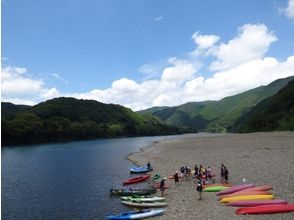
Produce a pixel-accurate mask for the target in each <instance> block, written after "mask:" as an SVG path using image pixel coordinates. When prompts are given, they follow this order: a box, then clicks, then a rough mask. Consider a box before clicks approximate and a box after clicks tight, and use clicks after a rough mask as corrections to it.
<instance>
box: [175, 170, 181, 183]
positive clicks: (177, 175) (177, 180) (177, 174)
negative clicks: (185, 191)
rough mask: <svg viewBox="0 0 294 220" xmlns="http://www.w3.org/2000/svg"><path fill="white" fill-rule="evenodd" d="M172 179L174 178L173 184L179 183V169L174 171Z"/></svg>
mask: <svg viewBox="0 0 294 220" xmlns="http://www.w3.org/2000/svg"><path fill="white" fill-rule="evenodd" d="M174 180H175V184H178V185H180V182H179V171H176V173H175V174H174Z"/></svg>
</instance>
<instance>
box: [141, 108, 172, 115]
mask: <svg viewBox="0 0 294 220" xmlns="http://www.w3.org/2000/svg"><path fill="white" fill-rule="evenodd" d="M167 108H169V107H168V106H155V107H152V108H148V109H145V110H141V111H137V113H140V114H153V113H154V112H158V111H161V110H164V109H167Z"/></svg>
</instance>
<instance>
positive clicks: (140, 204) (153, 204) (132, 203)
mask: <svg viewBox="0 0 294 220" xmlns="http://www.w3.org/2000/svg"><path fill="white" fill-rule="evenodd" d="M121 203H122V204H124V205H129V206H135V207H163V206H167V203H166V202H137V201H124V200H121Z"/></svg>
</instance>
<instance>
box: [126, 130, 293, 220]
mask: <svg viewBox="0 0 294 220" xmlns="http://www.w3.org/2000/svg"><path fill="white" fill-rule="evenodd" d="M128 159H130V160H132V161H133V162H134V163H136V164H138V165H145V164H146V163H147V162H148V161H150V162H151V164H152V166H153V167H154V171H153V174H155V173H159V174H161V176H162V177H164V176H166V177H168V176H170V175H173V174H174V173H175V171H177V170H179V169H180V167H181V166H189V167H190V168H191V169H193V168H194V165H195V164H197V165H198V166H199V164H202V165H203V166H204V167H207V166H210V167H211V168H212V170H214V171H215V172H216V174H217V176H216V182H219V181H220V175H219V169H220V165H221V164H222V163H223V164H225V165H226V166H227V167H228V169H229V182H230V183H231V184H234V185H236V184H242V183H254V184H255V185H257V186H258V185H265V184H271V185H272V186H273V194H274V195H275V197H276V198H279V199H286V200H287V201H288V202H289V203H294V183H293V180H294V133H293V132H270V133H251V134H201V133H200V134H195V135H186V136H184V137H181V138H178V139H172V140H165V141H161V142H155V143H154V144H153V145H152V146H150V147H147V148H144V149H142V151H140V152H136V153H133V154H131V155H130V156H129V157H128ZM166 184H167V185H168V186H169V189H168V190H166V197H167V202H168V207H167V208H166V213H165V214H164V215H163V216H161V217H158V218H156V219H161V220H164V219H185V220H187V219H191V220H192V219H211V220H212V219H215V220H219V219H226V220H228V219H250V220H251V219H257V220H259V219H264V220H265V219H285V220H286V219H287V220H288V219H294V213H293V212H292V213H285V214H272V215H254V216H251V215H250V216H249V215H247V216H238V215H236V214H235V211H236V208H234V207H228V206H225V205H223V204H220V203H219V202H218V200H217V197H216V195H215V193H203V200H202V201H198V194H197V192H196V188H195V185H194V183H193V180H190V181H181V182H180V185H177V186H176V185H175V184H174V182H173V180H169V179H168V180H167V181H166ZM158 195H159V193H158Z"/></svg>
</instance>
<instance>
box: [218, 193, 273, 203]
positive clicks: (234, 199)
mask: <svg viewBox="0 0 294 220" xmlns="http://www.w3.org/2000/svg"><path fill="white" fill-rule="evenodd" d="M273 198H274V196H273V195H248V196H232V197H228V198H223V199H221V200H220V202H221V203H226V202H237V201H242V200H269V199H273Z"/></svg>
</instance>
